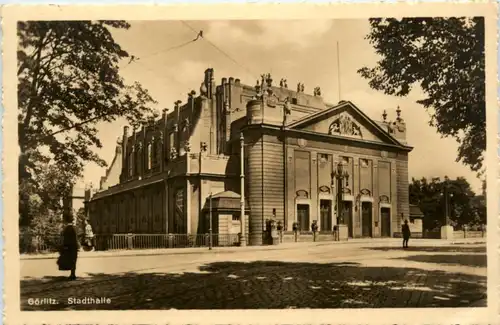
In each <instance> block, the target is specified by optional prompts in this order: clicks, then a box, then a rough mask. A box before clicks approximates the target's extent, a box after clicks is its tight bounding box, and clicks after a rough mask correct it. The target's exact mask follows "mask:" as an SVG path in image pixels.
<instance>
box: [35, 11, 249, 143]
mask: <svg viewBox="0 0 500 325" xmlns="http://www.w3.org/2000/svg"><path fill="white" fill-rule="evenodd" d="M181 22H182V23H183V24H184V25H185V26H186V27H187V28H189V29H190V30H191V31H193V32H194V33H196V38H194V39H192V40H190V41H187V42H184V43H181V44H177V45H174V46H171V47H169V48H166V49H164V50H159V51H156V52H153V53H151V54H149V55H146V56H143V57H142V59H144V58H149V57H152V56H155V55H158V54H165V53H168V52H170V51H173V50H176V49H180V48H183V47H185V46H187V45H189V44H191V43H194V42H196V41H198V40H200V39H202V40H204V41H206V42H207V43H208V44H209V45H211V46H212V47H213V48H215V49H216V50H217V51H218V52H220V53H221V54H223V55H224V56H225V57H226V58H227V59H229V60H231V61H232V62H233V63H235V64H236V65H238V66H239V67H241V68H242V69H244V70H245V71H246V72H247V73H249V75H251V76H253V77H256V76H257V75H258V74H255V73H254V72H253V71H251V70H250V69H248V68H247V67H246V66H244V65H243V64H241V63H239V62H238V61H237V60H235V59H234V58H233V57H232V56H231V55H229V54H228V53H227V52H225V51H224V50H223V49H221V48H220V47H218V46H217V45H216V44H214V43H213V42H212V41H210V40H209V39H207V38H206V36H205V35H203V31H202V30H200V31H197V30H196V29H194V28H193V27H192V26H191V25H189V24H188V23H187V22H185V21H183V20H181ZM140 60H141V58H140V57H135V56H131V58H130V60H129V62H128V63H127V64H125V65H124V66H122V67H119V69H120V70H122V71H123V70H124V69H126V68H128V67H129V66H130V65H132V64H133V63H139V64H140V63H141V62H140ZM144 70H147V71H153V69H152V68H147V67H146V68H145V69H144ZM165 77H167V78H169V79H171V80H172V81H174V82H178V81H177V80H176V79H175V78H173V77H171V76H165ZM111 114H112V113H111V112H110V113H107V114H102V115H99V116H94V117H92V118H90V119H87V120H85V121H82V122H80V123H75V124H73V125H72V126H69V127H65V128H61V129H59V130H57V131H54V132H52V133H50V134H49V135H46V136H43V137H41V138H40V139H38V140H42V139H45V138H49V137H52V136H54V135H57V134H59V133H63V132H65V131H69V130H71V129H74V128H77V127H79V126H82V125H84V124H87V123H90V122H92V121H95V120H97V119H100V118H103V117H106V116H108V115H111Z"/></svg>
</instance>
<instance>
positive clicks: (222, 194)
mask: <svg viewBox="0 0 500 325" xmlns="http://www.w3.org/2000/svg"><path fill="white" fill-rule="evenodd" d="M240 197H241V195H239V194H238V193H236V192H233V191H224V192H219V193H216V194H214V195H212V199H217V198H225V199H239V198H240Z"/></svg>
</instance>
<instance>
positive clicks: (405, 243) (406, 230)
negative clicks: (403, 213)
mask: <svg viewBox="0 0 500 325" xmlns="http://www.w3.org/2000/svg"><path fill="white" fill-rule="evenodd" d="M401 232H402V233H403V248H408V241H409V240H410V235H411V231H410V226H408V220H405V223H404V224H403V226H402V227H401Z"/></svg>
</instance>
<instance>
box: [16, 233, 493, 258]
mask: <svg viewBox="0 0 500 325" xmlns="http://www.w3.org/2000/svg"><path fill="white" fill-rule="evenodd" d="M400 242H401V239H400V238H380V239H378V238H356V239H349V240H348V241H323V242H297V243H282V244H279V245H264V246H246V247H237V246H235V247H214V248H213V249H212V250H209V249H208V247H193V248H157V249H132V250H109V251H93V252H79V253H78V258H97V257H117V256H153V255H188V254H224V253H233V252H238V251H245V252H248V251H272V250H288V249H296V248H297V247H300V248H304V247H316V246H325V245H350V244H358V245H361V244H363V245H366V244H370V245H379V244H393V245H397V244H399V243H400ZM485 242H486V238H468V239H460V240H453V241H446V240H441V239H413V240H412V244H415V245H433V246H447V245H452V244H481V243H485ZM58 256H59V254H58V253H48V254H38V255H35V254H33V255H31V254H21V260H35V259H56V258H57V257H58Z"/></svg>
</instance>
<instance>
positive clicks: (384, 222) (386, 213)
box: [380, 208, 391, 237]
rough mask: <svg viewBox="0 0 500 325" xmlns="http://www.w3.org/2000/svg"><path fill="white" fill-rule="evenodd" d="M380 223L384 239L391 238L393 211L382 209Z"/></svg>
mask: <svg viewBox="0 0 500 325" xmlns="http://www.w3.org/2000/svg"><path fill="white" fill-rule="evenodd" d="M380 221H381V226H382V231H381V232H382V237H391V209H389V208H382V209H380Z"/></svg>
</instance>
